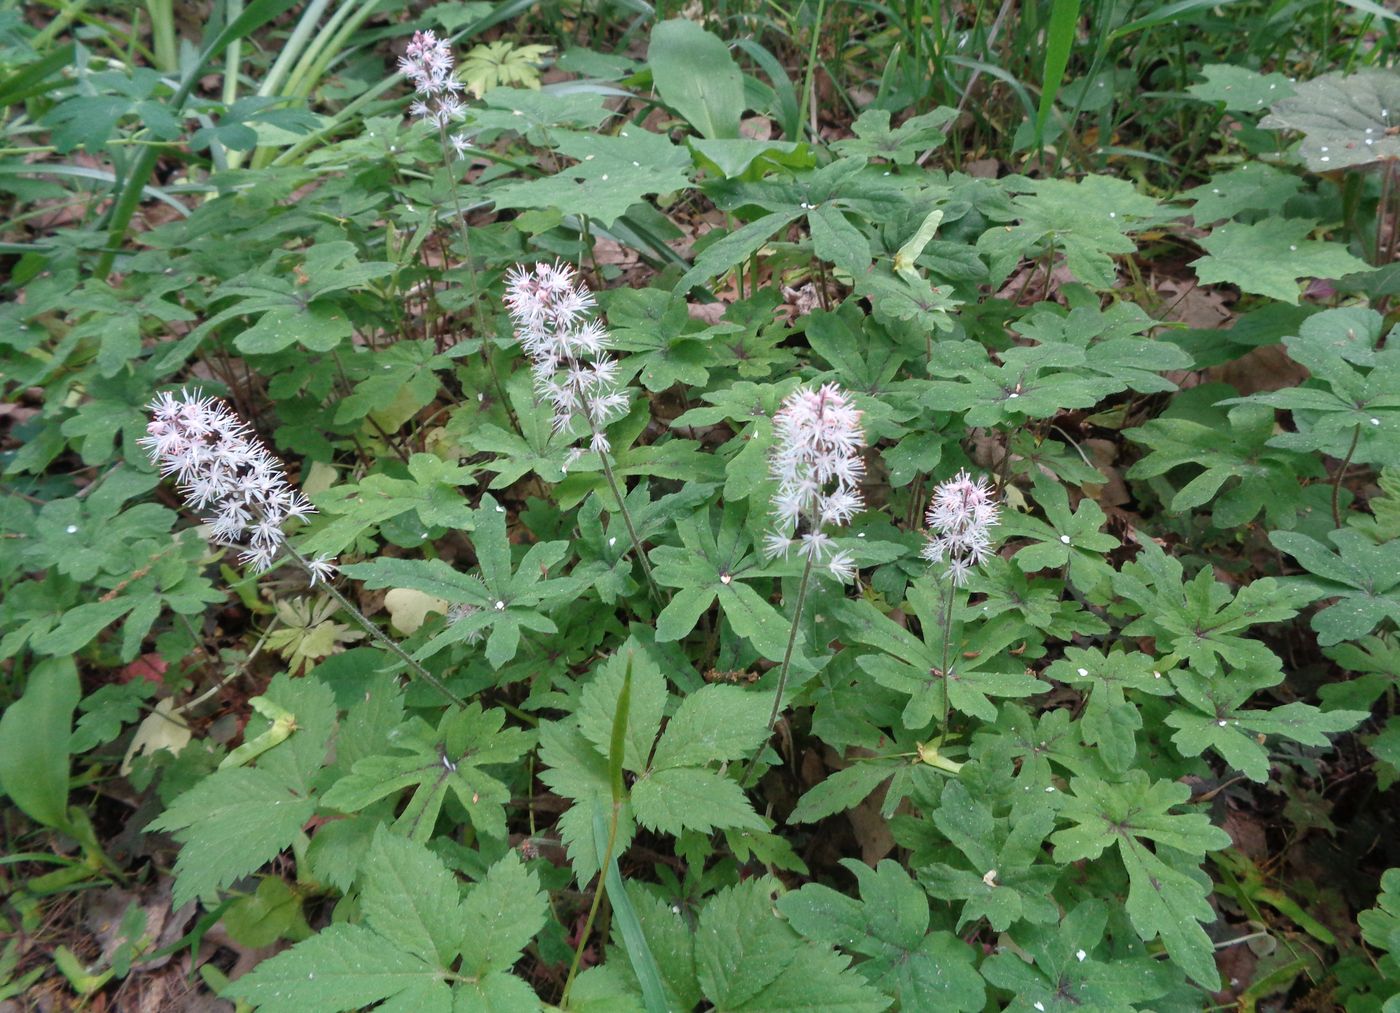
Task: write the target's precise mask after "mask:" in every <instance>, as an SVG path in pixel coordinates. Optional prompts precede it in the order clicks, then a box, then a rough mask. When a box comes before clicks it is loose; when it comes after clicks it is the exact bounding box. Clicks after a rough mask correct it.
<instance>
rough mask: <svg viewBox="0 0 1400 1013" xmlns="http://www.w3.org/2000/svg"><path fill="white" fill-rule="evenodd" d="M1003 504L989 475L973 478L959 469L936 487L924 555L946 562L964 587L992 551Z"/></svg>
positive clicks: (958, 584) (951, 574)
mask: <svg viewBox="0 0 1400 1013" xmlns="http://www.w3.org/2000/svg"><path fill="white" fill-rule="evenodd" d="M1000 516H1001V508H1000V507H999V506H998V504H997V503H996V500H995V498H994V495H993V493H992V486H991V483H990V482H988V481H987V478H986V476H985V475H983V476H979V477H978V478H976V479H973V477H972V476H971V475H969V474H968V473H967V471H966V470H963V471H959V472H958V473H957V474H956V475H954V476H953V477H952V478H950V479H948V480H947V481H946V482H940V483H939V484H938V486H937V487H936V488H935V489H934V491H933V499H932V500H931V501H930V502H929V507H928V512H927V514H926V515H925V518H924V519H925V521H926V522H927V524H928V527H929V535H928V541H927V542H926V543H925V545H924V549H923V557H924V558H925V559H927V560H928V561H929V562H930V563H934V564H938V563H944V564H946V566H947V570H948V579H949V580H951V581H952V582H953V586H955V587H961V586H962V585H963V584H964V583H965V582H966V581H967V575H968V573H969V572H971V570H972V569H973V568H974V567H976V566H980V565H981V564H982V563H983V562H984V561H985V560H986V558H987V556H988V555H990V554H991V551H992V536H991V530H992V528H994V527H996V525H997V522H998V520H999V519H1000Z"/></svg>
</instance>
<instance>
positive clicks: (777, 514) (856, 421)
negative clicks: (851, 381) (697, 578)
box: [740, 383, 865, 781]
mask: <svg viewBox="0 0 1400 1013" xmlns="http://www.w3.org/2000/svg"><path fill="white" fill-rule="evenodd" d="M864 446H865V431H864V429H862V428H861V412H860V409H859V408H857V407H856V406H855V402H854V401H853V400H852V399H851V396H850V395H849V394H848V393H846V392H845V391H843V390H842V389H841V388H840V387H838V386H837V385H836V384H834V383H827V384H823V385H822V386H820V387H818V388H816V389H811V388H805V387H800V388H798V389H797V390H795V391H793V392H792V393H791V394H789V395H788V396H787V397H786V398H785V399H784V400H783V403H782V406H781V407H780V408H779V409H778V411H777V413H776V414H774V416H773V447H772V449H771V450H770V451H769V454H768V474H769V476H770V477H771V478H772V479H773V480H774V481H775V482H777V483H778V488H777V489H776V490H775V491H774V493H773V516H774V518H775V520H776V527H775V529H774V530H773V531H770V532H769V533H768V535H767V536H766V537H765V539H764V551H765V552H766V553H767V554H768V556H769V558H777V557H779V556H783V557H786V556H787V554H788V553H789V552H790V551H792V550H793V549H794V548H795V549H796V551H797V553H798V554H799V555H800V556H801V557H802V558H803V560H804V562H803V565H802V578H801V580H800V581H799V582H798V585H797V600H796V602H794V604H793V606H792V623H791V625H790V626H789V628H788V640H787V648H786V649H785V650H784V652H783V661H782V666H781V667H780V668H779V670H778V685H777V688H776V689H775V690H774V692H773V706H772V708H771V709H770V711H769V714H768V727H769V729H770V730H771V729H772V727H773V725H774V723H775V722H776V721H777V720H778V712H779V711H780V710H781V709H782V704H783V691H784V690H785V689H786V687H787V681H788V674H789V672H790V671H791V668H792V652H793V649H794V647H795V646H796V645H797V632H798V629H799V627H800V625H801V622H802V608H803V606H804V605H805V604H806V601H807V591H808V587H809V585H810V581H811V577H812V572H813V569H814V568H815V567H816V566H818V565H824V566H825V569H826V572H827V573H829V574H830V575H831V576H833V577H835V578H836V579H837V580H840V581H842V582H845V581H849V580H851V579H853V578H854V577H855V575H856V563H855V557H854V556H852V555H851V553H849V552H847V551H846V550H844V549H837V548H835V547H834V545H833V543H832V535H831V532H830V530H828V529H830V528H839V527H841V526H843V525H846V524H848V523H850V521H851V519H852V518H853V517H855V515H856V514H857V513H859V512H860V511H861V510H862V509H864V507H865V497H864V494H863V493H862V492H861V489H860V481H861V478H862V477H863V476H864V474H865V461H864V460H863V459H862V457H861V454H860V452H861V449H862V448H863V447H864ZM752 769H753V761H751V762H750V764H749V766H748V768H746V769H745V772H744V776H743V777H742V778H741V779H740V780H741V781H747V780H748V776H749V773H750V772H751V771H752Z"/></svg>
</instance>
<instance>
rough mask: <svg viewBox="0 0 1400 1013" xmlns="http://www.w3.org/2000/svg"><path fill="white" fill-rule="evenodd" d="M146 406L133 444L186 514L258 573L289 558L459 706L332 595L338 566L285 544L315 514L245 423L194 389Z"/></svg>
mask: <svg viewBox="0 0 1400 1013" xmlns="http://www.w3.org/2000/svg"><path fill="white" fill-rule="evenodd" d="M148 407H149V409H150V412H151V421H150V422H149V423H148V424H147V426H146V435H145V436H144V437H142V438H141V439H140V440H138V441H137V443H138V444H139V445H140V446H142V447H144V448H145V449H146V452H147V453H148V454H150V456H151V461H152V463H154V464H155V465H157V466H158V467H159V468H160V472H161V474H162V475H165V476H167V477H170V476H173V477H174V479H175V484H176V488H178V489H179V490H180V494H181V495H182V496H183V497H184V498H185V502H186V503H187V504H189V506H190V508H191V509H192V510H195V511H197V512H200V513H204V514H207V516H205V517H204V523H206V524H208V525H209V526H210V534H211V536H212V537H213V539H214V541H215V542H217V543H218V544H220V545H226V546H229V547H230V548H235V549H239V550H240V554H239V558H240V559H241V560H242V561H243V563H244V564H246V565H248V566H250V567H252V569H253V570H254V571H255V572H257V573H263V572H265V571H266V570H269V569H271V568H272V566H273V564H274V563H276V562H277V561H278V559H279V558H282V557H285V558H287V559H290V560H291V561H293V562H294V563H296V565H297V566H299V567H300V568H301V570H302V571H303V572H304V573H305V574H306V576H307V578H308V579H309V580H310V582H311V585H312V586H313V587H314V586H316V585H317V584H321V585H324V587H325V590H326V592H327V593H328V594H329V595H330V596H331V597H332V598H334V599H335V600H336V601H337V602H339V603H340V605H341V607H342V608H344V609H345V610H346V611H347V612H348V613H349V614H350V615H351V616H353V617H354V619H355V621H356V622H358V623H359V624H360V626H361V627H363V628H364V630H365V632H366V633H368V634H369V635H370V636H371V637H373V638H374V639H375V640H377V641H379V643H380V644H382V645H383V646H384V647H385V648H387V649H388V650H389V651H390V653H392V654H394V655H396V656H397V657H398V658H399V660H400V661H402V662H404V663H405V664H406V665H408V667H409V668H410V669H411V670H412V671H413V672H415V673H416V674H417V675H418V676H419V677H420V678H422V679H424V680H425V681H426V682H428V683H429V684H430V685H432V686H434V687H435V688H436V689H437V690H438V691H439V692H441V693H442V694H444V695H445V696H446V697H447V698H448V699H449V700H451V701H452V702H453V703H456V704H457V705H458V706H462V705H463V702H462V699H461V698H460V697H458V696H457V695H456V694H454V693H452V692H451V691H450V690H449V689H448V688H447V687H446V686H444V685H443V684H442V682H441V681H440V680H439V679H438V678H437V677H436V676H434V675H433V674H432V673H431V672H429V671H427V670H426V669H425V668H423V666H422V665H421V664H419V663H418V662H417V661H415V660H414V659H413V658H412V657H410V656H409V655H408V653H407V652H405V651H404V649H403V648H402V647H400V646H399V645H398V644H396V643H394V642H393V641H392V640H390V639H389V638H388V637H387V636H385V634H384V632H383V631H382V630H380V629H379V627H377V626H375V625H374V623H372V622H370V621H369V619H368V617H366V616H365V615H364V613H362V612H361V611H360V610H359V609H357V608H356V607H355V606H354V605H353V604H352V603H351V602H350V601H349V599H347V598H346V597H345V596H344V595H343V594H341V593H340V592H339V591H338V590H336V588H335V586H334V585H333V584H332V583H331V578H332V576H334V574H335V564H334V562H332V561H331V559H330V558H329V557H328V556H316V557H314V558H311V559H308V558H307V557H305V556H303V555H302V554H301V553H299V552H298V551H297V550H296V549H294V548H292V546H291V545H290V544H288V543H287V536H286V532H285V531H284V530H283V525H284V524H285V523H286V521H287V520H288V519H289V518H292V517H296V518H299V519H301V520H305V519H306V518H307V517H309V516H310V515H311V514H313V513H315V508H313V507H312V506H311V503H310V502H309V501H308V500H307V499H306V497H305V496H303V495H302V494H301V493H300V492H299V491H297V490H295V489H293V488H292V487H291V484H290V483H289V482H288V481H287V473H286V471H285V469H283V467H282V463H281V462H280V461H278V460H277V459H276V458H275V457H273V456H272V454H271V452H270V451H269V450H268V449H267V447H266V446H265V445H264V444H263V442H262V441H261V440H260V439H258V437H257V436H256V435H255V434H254V433H253V431H252V429H251V428H250V427H249V425H248V423H246V422H244V421H243V420H242V419H241V418H239V417H238V415H237V414H236V413H235V412H234V411H233V409H231V408H230V407H229V406H228V405H226V404H225V403H224V402H223V401H220V400H218V399H217V398H212V397H204V396H203V395H202V394H201V393H200V391H198V390H181V391H180V393H179V394H174V393H172V392H170V391H166V392H164V393H162V394H161V395H160V396H158V397H157V398H156V399H155V400H154V401H152V402H151V403H150V405H149V406H148Z"/></svg>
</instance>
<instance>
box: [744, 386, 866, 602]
mask: <svg viewBox="0 0 1400 1013" xmlns="http://www.w3.org/2000/svg"><path fill="white" fill-rule="evenodd" d="M860 416H861V412H860V409H859V408H857V407H856V406H855V403H854V402H853V401H852V400H851V396H850V395H849V394H847V393H846V392H845V391H843V390H842V389H841V388H840V387H838V386H837V385H836V384H834V383H828V384H825V385H823V386H822V387H819V388H818V389H816V390H808V389H806V388H799V389H798V390H795V391H793V392H792V393H791V394H790V395H788V397H787V398H786V400H784V401H783V404H782V407H781V408H779V409H778V411H777V413H776V414H774V416H773V450H772V453H771V455H770V457H769V460H768V473H769V474H770V475H771V476H772V477H773V478H774V479H776V480H777V482H778V491H777V492H776V493H775V494H774V496H773V513H774V515H775V516H776V517H777V526H776V530H774V531H773V532H772V533H770V534H769V535H768V537H767V538H766V539H765V540H764V550H765V551H766V552H767V554H768V555H769V556H770V557H772V556H786V555H787V553H788V551H789V550H791V549H792V548H793V545H794V541H793V539H794V536H796V535H797V534H798V532H799V528H801V529H803V530H801V539H800V544H799V545H798V546H797V549H798V551H799V552H801V553H802V554H803V555H805V556H807V558H808V559H810V560H811V561H812V562H813V563H820V562H822V561H825V562H826V566H827V569H828V570H829V571H830V572H831V574H832V575H833V576H835V577H836V578H838V579H839V580H842V581H847V580H850V579H851V578H852V577H854V576H855V573H856V565H855V559H854V558H852V556H851V554H850V553H849V552H845V551H838V550H835V549H833V547H832V544H831V536H830V535H828V534H827V533H826V531H825V530H824V528H825V527H826V526H827V525H841V524H847V523H849V522H850V520H851V518H852V517H854V516H855V515H856V514H857V513H859V512H860V511H861V510H863V509H865V497H864V495H863V494H862V493H861V491H860V480H861V478H862V476H863V475H864V474H865V461H864V460H863V459H862V458H861V456H860V449H861V448H862V447H864V446H865V431H864V430H863V429H862V428H861V423H860Z"/></svg>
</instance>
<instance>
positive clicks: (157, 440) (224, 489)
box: [137, 390, 335, 584]
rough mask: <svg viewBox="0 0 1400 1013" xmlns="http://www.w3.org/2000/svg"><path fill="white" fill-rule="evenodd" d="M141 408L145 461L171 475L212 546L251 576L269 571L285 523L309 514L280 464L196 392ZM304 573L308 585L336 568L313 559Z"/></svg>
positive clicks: (218, 405) (226, 412)
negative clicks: (228, 551)
mask: <svg viewBox="0 0 1400 1013" xmlns="http://www.w3.org/2000/svg"><path fill="white" fill-rule="evenodd" d="M148 408H149V410H150V412H151V421H150V423H149V424H148V425H147V426H146V435H145V436H144V437H143V438H141V439H140V440H137V443H138V444H139V445H140V446H142V447H144V448H145V449H146V452H147V453H148V454H150V457H151V461H152V463H154V464H156V465H158V466H159V467H160V473H161V474H162V475H167V476H174V478H175V483H176V486H177V488H179V490H180V493H181V495H182V496H184V498H185V502H186V503H188V504H189V506H190V508H191V509H193V510H195V511H198V512H200V513H201V514H205V515H206V516H205V517H204V523H206V524H208V525H209V526H210V530H211V533H212V534H213V536H214V540H215V541H216V542H218V543H219V544H221V545H227V546H231V547H233V548H236V549H240V550H242V551H241V553H240V556H239V558H240V559H241V560H242V562H244V563H245V564H247V565H248V566H250V567H252V568H253V570H255V571H256V572H258V573H261V572H262V571H264V570H266V569H268V568H269V567H271V566H272V564H273V562H274V561H275V560H276V558H277V554H278V552H279V551H280V549H281V547H282V543H283V541H284V540H285V539H286V535H285V533H284V532H283V529H282V526H283V524H284V523H285V522H286V521H287V519H288V518H290V517H296V518H299V519H302V520H305V519H306V518H307V517H309V516H310V515H311V514H312V513H314V512H315V510H314V508H313V507H312V506H311V504H310V502H308V501H307V499H306V497H305V496H303V495H302V494H301V493H300V492H298V491H297V490H295V489H293V488H292V487H291V485H290V484H289V483H288V482H287V475H286V472H285V470H284V469H283V467H282V463H281V462H280V461H278V460H277V459H276V458H275V457H273V456H272V454H271V453H269V451H268V449H267V447H265V446H263V443H262V441H261V440H259V439H258V438H257V436H256V435H254V433H253V431H252V430H251V429H250V428H249V426H248V424H247V423H246V422H244V421H243V420H242V419H240V418H239V417H238V416H237V415H236V414H234V412H233V410H232V409H231V408H229V406H228V405H226V404H224V402H222V401H220V400H218V399H216V398H212V397H203V396H201V394H200V392H199V391H198V390H193V391H191V390H182V391H180V393H179V394H174V393H171V392H170V391H166V392H165V393H163V394H161V395H160V396H159V397H157V398H156V399H155V400H154V401H152V402H151V403H150V405H149V406H148ZM308 569H309V571H310V576H311V580H312V583H313V584H315V583H316V582H318V581H327V580H329V579H330V578H331V576H332V574H334V572H335V564H334V563H333V562H332V561H331V560H330V559H329V558H328V557H326V556H318V557H316V558H315V559H314V560H311V561H310V562H309V563H308Z"/></svg>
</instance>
